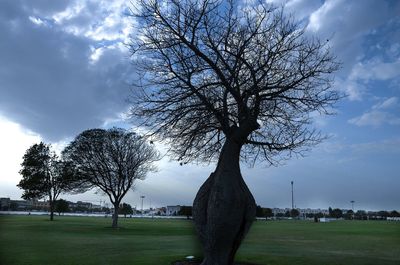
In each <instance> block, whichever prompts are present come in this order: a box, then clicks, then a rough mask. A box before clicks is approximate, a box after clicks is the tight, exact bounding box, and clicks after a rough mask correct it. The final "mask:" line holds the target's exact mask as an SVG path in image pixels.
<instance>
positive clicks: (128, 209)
mask: <svg viewBox="0 0 400 265" xmlns="http://www.w3.org/2000/svg"><path fill="white" fill-rule="evenodd" d="M119 214H123V215H124V217H125V218H126V215H127V214H133V209H132V206H131V205H130V204H128V203H123V204H121V205H120V207H119Z"/></svg>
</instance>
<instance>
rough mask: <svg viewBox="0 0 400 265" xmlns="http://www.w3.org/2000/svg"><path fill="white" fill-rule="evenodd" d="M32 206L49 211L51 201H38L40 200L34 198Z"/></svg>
mask: <svg viewBox="0 0 400 265" xmlns="http://www.w3.org/2000/svg"><path fill="white" fill-rule="evenodd" d="M32 206H33V208H34V209H38V210H43V211H47V210H49V209H50V203H49V201H45V200H43V201H38V200H32Z"/></svg>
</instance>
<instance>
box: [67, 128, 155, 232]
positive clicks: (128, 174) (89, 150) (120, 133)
mask: <svg viewBox="0 0 400 265" xmlns="http://www.w3.org/2000/svg"><path fill="white" fill-rule="evenodd" d="M62 155H63V159H64V160H65V161H67V162H69V163H70V166H71V168H72V169H73V171H74V172H75V173H74V175H75V176H76V177H75V178H80V179H81V180H82V181H84V183H85V184H86V185H88V187H90V188H98V189H99V190H100V191H101V192H103V193H104V194H106V195H107V196H108V197H109V199H110V201H111V203H112V204H113V206H114V214H113V222H112V227H114V228H116V227H118V211H119V206H120V204H121V201H122V198H123V197H124V196H125V195H126V193H127V192H128V191H129V190H130V189H131V188H132V187H133V185H134V182H135V180H137V179H144V178H145V176H146V174H147V173H148V172H149V171H151V170H153V169H154V166H153V164H152V163H153V162H154V161H155V160H156V159H158V154H157V152H156V150H155V149H154V148H153V147H152V146H150V145H149V144H148V143H147V142H146V140H145V139H144V138H143V137H141V136H139V135H137V134H136V133H134V132H130V131H126V130H124V129H118V128H113V129H109V130H103V129H91V130H86V131H84V132H82V133H81V134H79V135H78V136H77V137H76V138H75V140H74V141H72V142H71V143H70V144H69V145H68V146H67V147H66V148H65V149H64V150H63V152H62Z"/></svg>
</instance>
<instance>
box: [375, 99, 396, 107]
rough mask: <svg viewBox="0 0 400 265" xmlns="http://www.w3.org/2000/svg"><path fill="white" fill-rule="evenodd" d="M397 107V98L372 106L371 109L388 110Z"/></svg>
mask: <svg viewBox="0 0 400 265" xmlns="http://www.w3.org/2000/svg"><path fill="white" fill-rule="evenodd" d="M397 106H399V99H398V98H397V97H390V98H388V99H385V100H384V101H383V102H380V103H378V104H375V105H374V106H372V108H373V109H390V108H394V107H397Z"/></svg>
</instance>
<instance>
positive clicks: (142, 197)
mask: <svg viewBox="0 0 400 265" xmlns="http://www.w3.org/2000/svg"><path fill="white" fill-rule="evenodd" d="M140 198H141V199H142V215H143V199H144V198H145V196H144V195H142V196H140Z"/></svg>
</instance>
